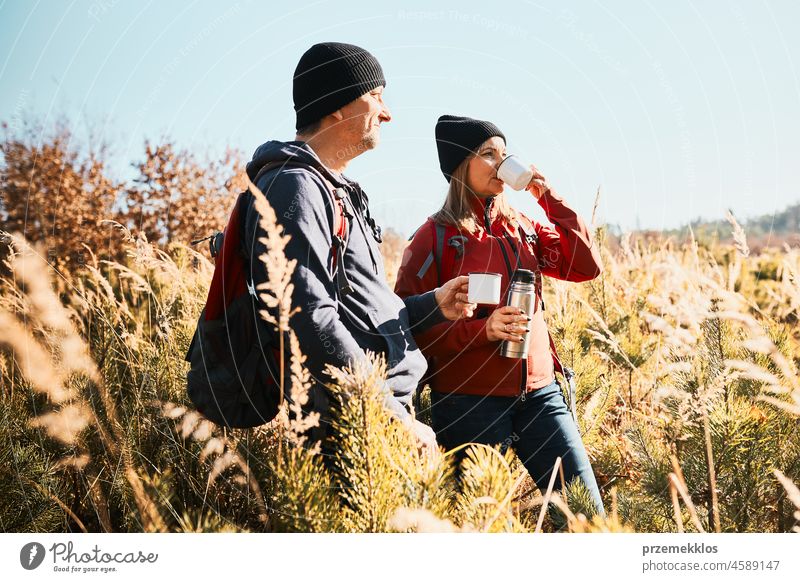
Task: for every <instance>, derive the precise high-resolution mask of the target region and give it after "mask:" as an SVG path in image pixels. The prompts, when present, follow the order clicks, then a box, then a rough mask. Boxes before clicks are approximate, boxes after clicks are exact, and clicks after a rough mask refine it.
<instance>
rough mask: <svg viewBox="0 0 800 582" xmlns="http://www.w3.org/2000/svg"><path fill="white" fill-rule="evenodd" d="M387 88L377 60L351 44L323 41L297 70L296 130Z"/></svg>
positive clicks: (309, 50)
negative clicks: (374, 91) (369, 94)
mask: <svg viewBox="0 0 800 582" xmlns="http://www.w3.org/2000/svg"><path fill="white" fill-rule="evenodd" d="M381 85H383V86H385V85H386V79H384V78H383V69H381V65H380V63H378V60H377V59H376V58H375V57H373V56H372V55H371V54H370V53H369V52H368V51H366V50H364V49H363V48H360V47H357V46H355V45H352V44H344V43H341V42H322V43H319V44H315V45H314V46H312V47H311V48H310V49H308V50H307V51H306V52H305V53H304V54H303V56H302V57H300V62H299V63H297V68H296V69H295V71H294V86H293V88H292V94H293V97H294V110H295V113H296V114H297V123H296V125H295V127H296V128H297V129H301V128H303V127H305V126H307V125H309V124H311V123H314V122H315V121H318V120H320V119H322V118H323V117H325V116H326V115H328V114H329V113H333V112H334V111H336V110H337V109H340V108H341V107H343V106H344V105H347V104H348V103H350V102H351V101H354V100H356V99H358V98H359V97H361V96H362V95H363V94H364V93H369V92H370V91H372V90H373V89H375V88H376V87H380V86H381Z"/></svg>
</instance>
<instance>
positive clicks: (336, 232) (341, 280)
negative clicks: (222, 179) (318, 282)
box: [253, 160, 353, 296]
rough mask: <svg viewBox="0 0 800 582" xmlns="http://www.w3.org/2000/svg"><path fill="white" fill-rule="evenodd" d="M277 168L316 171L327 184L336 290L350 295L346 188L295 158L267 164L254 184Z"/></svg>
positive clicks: (340, 293)
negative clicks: (347, 269) (347, 259)
mask: <svg viewBox="0 0 800 582" xmlns="http://www.w3.org/2000/svg"><path fill="white" fill-rule="evenodd" d="M276 168H304V169H306V170H309V171H310V172H312V173H314V174H315V175H316V176H317V177H319V178H320V179H321V180H322V182H323V183H324V184H325V186H326V191H327V192H328V194H329V195H330V197H331V202H332V205H333V224H332V225H331V233H332V241H331V255H332V257H331V264H332V274H333V276H334V279H335V281H336V290H337V292H338V293H339V295H340V296H345V295H349V294H350V293H352V292H353V288H352V286H351V285H350V281H349V280H348V279H347V274H346V273H345V267H344V251H345V249H346V248H347V239H348V235H349V232H350V228H349V227H350V221H349V218H348V212H347V211H346V209H345V203H346V200H347V198H348V196H347V192H346V191H345V190H344V188H339V187H336V186H334V185H333V184H332V183H331V181H330V180H328V178H327V177H326V176H325V175H324V174H323V173H322V172H320V171H319V170H318V169H317V168H315V167H314V166H312V165H310V164H306V163H303V162H300V161H294V160H288V161H276V162H270V163H268V164H265V165H264V166H263V167H262V168H261V169H260V170H259V171H258V174H257V175H256V177H255V179H254V180H253V184H257V183H258V180H260V179H261V177H262V176H263V175H264V174H266V173H267V172H269V171H271V170H274V169H276ZM340 267H341V268H340Z"/></svg>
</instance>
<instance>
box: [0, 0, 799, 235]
mask: <svg viewBox="0 0 800 582" xmlns="http://www.w3.org/2000/svg"><path fill="white" fill-rule="evenodd" d="M434 5H435V8H432V7H431V6H434ZM393 6H394V7H393ZM798 23H800V3H798V2H796V1H794V0H785V1H772V2H767V1H759V0H751V1H746V2H745V1H716V2H714V1H704V2H694V3H693V2H686V1H670V2H656V1H655V0H643V1H637V2H633V1H611V2H573V3H566V2H544V1H538V2H497V1H495V2H474V3H473V2H465V1H459V2H437V3H433V2H430V1H429V2H416V1H405V0H404V1H403V2H395V3H393V4H390V3H382V2H372V3H368V2H343V1H338V2H334V1H318V2H312V3H306V2H301V1H293V2H269V3H268V2H254V1H240V2H230V3H225V2H205V1H196V2H180V3H179V2H153V1H150V2H147V1H140V2H122V1H118V0H95V1H89V2H84V1H72V2H56V1H26V2H23V1H10V0H6V1H2V2H0V119H2V120H5V121H8V122H10V123H11V124H12V125H14V124H15V123H18V120H19V119H20V116H21V115H23V114H26V113H30V112H33V113H35V114H36V115H40V116H42V117H49V118H51V119H52V117H53V116H55V115H57V114H62V113H63V114H66V115H67V116H68V117H69V119H70V120H71V122H72V123H73V124H74V126H75V131H76V133H77V134H78V135H81V133H82V132H83V131H85V128H86V127H87V126H88V125H89V124H92V123H94V124H95V125H97V124H98V123H99V126H100V129H101V130H102V132H103V133H104V137H105V138H106V139H108V140H109V141H110V142H111V143H112V145H113V148H114V152H113V153H114V156H115V158H116V159H117V160H118V161H120V163H121V161H128V160H133V159H136V158H137V157H139V156H141V152H142V149H143V147H142V145H143V142H144V140H145V138H147V137H149V138H153V139H156V140H157V139H159V138H160V137H161V136H171V137H173V138H175V139H176V140H177V142H178V143H179V144H180V145H182V146H185V147H189V148H193V149H197V150H198V151H212V152H217V151H220V150H221V149H222V148H224V146H226V145H230V146H234V147H237V148H240V149H242V150H244V151H245V152H246V153H247V155H248V156H249V155H250V154H251V153H252V151H253V149H254V148H255V147H256V146H257V145H258V144H259V143H261V142H263V141H266V140H267V139H291V138H292V137H293V136H294V112H293V109H292V100H291V77H292V71H293V70H294V67H295V65H296V63H297V60H298V59H299V57H300V55H301V54H302V53H303V51H304V50H305V49H306V48H308V47H309V46H310V45H311V44H313V43H315V42H319V41H328V40H335V41H341V42H350V43H353V44H358V45H360V46H363V47H365V48H367V49H368V50H370V51H371V52H372V53H373V54H374V55H375V56H376V57H377V58H378V59H379V60H380V62H381V64H382V65H383V68H384V71H385V73H386V77H387V88H386V92H385V97H386V100H387V102H388V104H389V106H390V108H391V110H392V113H393V116H394V119H393V121H392V122H391V123H389V124H388V125H386V126H384V128H383V131H382V136H383V141H382V143H381V145H380V147H379V148H378V149H376V150H374V151H371V152H368V153H367V154H365V155H363V156H361V157H360V158H358V159H357V160H355V161H354V162H353V164H352V165H351V167H350V168H349V172H347V173H348V174H349V175H350V176H351V177H352V178H354V179H357V180H358V181H359V182H361V184H362V185H363V186H364V188H365V190H366V191H367V192H368V193H369V194H370V197H371V200H372V205H373V207H374V214H375V216H376V218H377V219H378V220H379V221H380V222H381V223H382V224H383V225H385V226H393V227H394V228H396V229H398V230H400V231H401V232H403V233H406V234H408V233H410V232H411V231H413V229H414V228H415V227H416V226H418V225H419V224H420V223H421V222H422V221H423V220H424V219H425V217H426V216H427V215H428V214H430V213H432V212H433V211H435V210H436V209H437V208H438V207H439V205H440V204H441V202H442V200H443V196H444V192H445V189H446V182H445V181H444V178H443V177H442V175H441V174H440V172H439V169H438V163H437V158H436V149H435V143H434V140H433V128H434V124H435V122H436V119H437V118H438V116H439V115H441V114H443V113H452V114H458V115H469V116H472V117H478V118H482V119H489V120H491V121H493V122H494V123H496V124H497V125H498V126H500V128H501V129H502V130H503V131H504V132H505V134H506V136H507V137H508V139H509V151H511V152H513V153H517V154H518V155H520V156H522V157H523V158H525V159H526V160H529V161H530V162H532V163H535V164H536V165H537V166H538V167H539V169H540V170H541V171H542V172H543V173H544V174H545V175H546V176H547V177H548V178H549V179H550V181H551V183H552V184H553V185H554V187H555V189H556V190H558V191H559V192H560V193H561V194H562V195H563V196H564V197H565V198H566V199H567V201H569V202H570V203H571V204H572V205H573V206H574V207H575V208H576V209H577V210H578V211H579V212H580V213H582V214H583V215H584V216H585V217H586V218H587V220H588V218H589V213H590V212H591V207H592V202H593V200H594V194H595V191H596V189H597V187H598V185H600V186H601V188H602V199H601V200H602V201H601V207H600V217H601V219H602V220H604V221H606V222H609V223H616V224H619V225H621V226H622V227H623V228H634V227H636V226H637V224H638V225H639V226H641V227H643V228H644V227H648V228H656V229H660V228H669V227H674V226H677V225H679V224H683V223H685V222H687V221H688V220H691V219H693V218H696V217H705V218H721V217H722V216H723V213H724V210H725V208H728V207H730V208H732V209H733V210H734V212H735V213H736V214H737V216H740V217H747V216H754V215H759V214H765V213H770V212H773V211H775V210H780V209H782V208H784V207H785V206H787V205H789V204H792V203H795V202H797V201H798V200H800V191H799V187H798V185H800V107H799V106H800V41H799V40H798V37H797V25H798ZM507 195H509V196H510V199H511V202H512V204H514V205H515V206H517V207H518V208H521V209H522V210H524V211H527V212H530V214H531V215H532V216H533V217H534V218H536V219H537V220H543V219H544V216H543V213H542V212H541V210H540V209H539V208H538V207H537V206H536V205H535V204H534V203H533V202H532V200H530V199H529V198H528V195H527V194H520V193H517V192H513V191H507Z"/></svg>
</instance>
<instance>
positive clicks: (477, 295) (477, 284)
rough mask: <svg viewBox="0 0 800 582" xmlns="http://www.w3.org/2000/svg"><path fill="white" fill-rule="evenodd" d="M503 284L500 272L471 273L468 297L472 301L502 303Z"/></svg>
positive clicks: (485, 303) (489, 303) (491, 303)
mask: <svg viewBox="0 0 800 582" xmlns="http://www.w3.org/2000/svg"><path fill="white" fill-rule="evenodd" d="M501 284H502V277H501V276H500V274H499V273H470V274H469V285H468V290H467V298H468V299H469V302H470V303H480V304H483V305H497V304H498V303H500V286H501Z"/></svg>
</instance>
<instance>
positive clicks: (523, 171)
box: [497, 155, 533, 190]
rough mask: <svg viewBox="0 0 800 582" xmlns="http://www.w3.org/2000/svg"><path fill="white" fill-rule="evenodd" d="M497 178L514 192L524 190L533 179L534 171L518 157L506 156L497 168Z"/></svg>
mask: <svg viewBox="0 0 800 582" xmlns="http://www.w3.org/2000/svg"><path fill="white" fill-rule="evenodd" d="M497 177H498V178H500V179H501V180H502V181H503V182H505V183H506V184H508V185H509V186H511V187H512V188H513V189H514V190H524V189H525V186H527V185H528V184H530V181H531V178H533V170H531V169H530V167H529V166H526V165H525V164H523V163H522V162H521V161H520V160H519V158H518V157H517V156H514V155H511V156H506V157H505V158H504V159H503V161H502V162H500V165H499V166H498V167H497Z"/></svg>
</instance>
